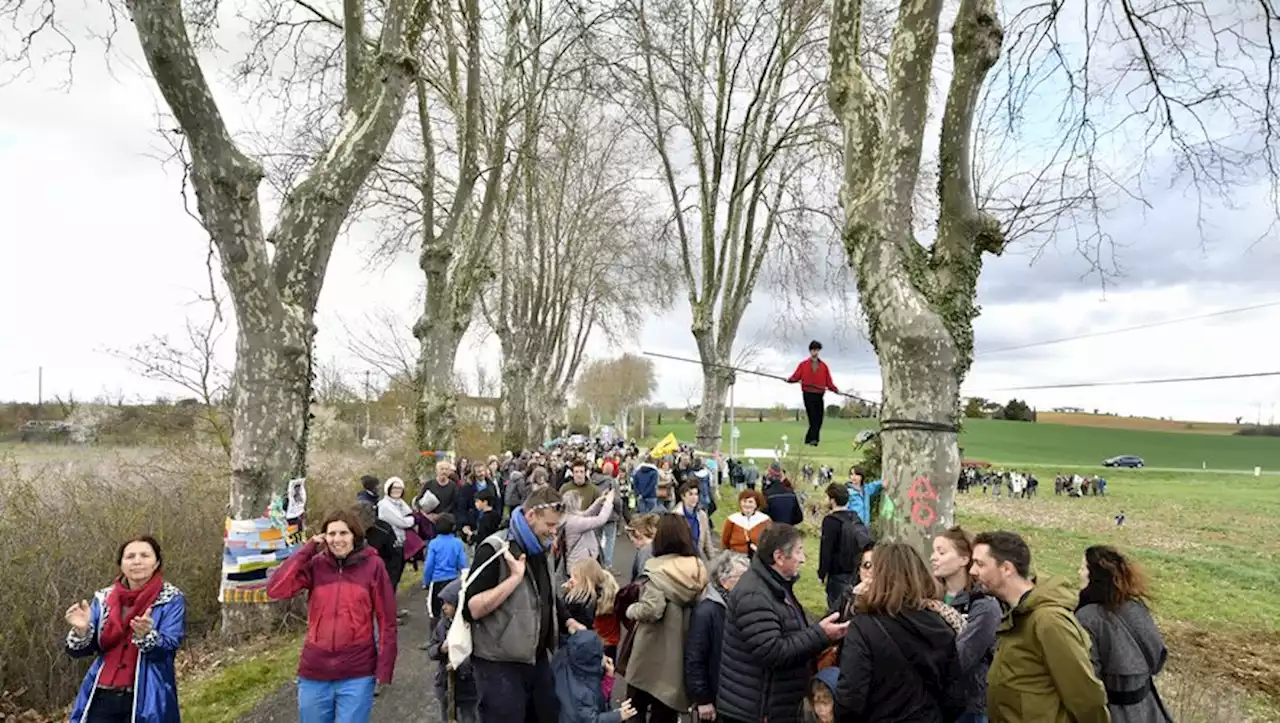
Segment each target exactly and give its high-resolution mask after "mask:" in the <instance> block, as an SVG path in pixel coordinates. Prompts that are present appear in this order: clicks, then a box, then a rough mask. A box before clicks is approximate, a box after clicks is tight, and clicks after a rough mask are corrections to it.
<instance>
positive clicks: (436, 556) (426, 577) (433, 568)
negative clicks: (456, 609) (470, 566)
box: [422, 512, 467, 628]
mask: <svg viewBox="0 0 1280 723" xmlns="http://www.w3.org/2000/svg"><path fill="white" fill-rule="evenodd" d="M453 527H454V522H453V515H450V514H449V513H447V512H446V513H444V514H442V515H440V516H439V517H437V518H436V536H435V537H434V538H432V540H431V543H430V544H428V545H427V559H426V562H425V563H424V564H423V565H422V588H423V589H424V590H426V591H427V615H428V616H429V617H430V618H431V627H432V628H434V627H435V623H436V621H437V620H438V619H439V618H440V616H441V611H442V608H441V601H440V592H441V591H442V590H444V587H445V585H448V584H449V583H451V582H453V581H454V580H457V579H458V576H459V575H461V574H462V570H463V568H465V567H466V566H467V551H466V548H465V547H464V546H463V544H462V540H460V539H458V537H457V535H455V534H453Z"/></svg>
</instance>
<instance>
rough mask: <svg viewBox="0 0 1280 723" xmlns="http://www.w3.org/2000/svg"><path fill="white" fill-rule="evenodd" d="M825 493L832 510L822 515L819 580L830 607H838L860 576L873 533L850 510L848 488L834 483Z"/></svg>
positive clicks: (856, 514) (830, 608)
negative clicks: (862, 560)
mask: <svg viewBox="0 0 1280 723" xmlns="http://www.w3.org/2000/svg"><path fill="white" fill-rule="evenodd" d="M826 494H827V499H829V500H831V505H832V509H831V512H829V513H828V514H827V516H826V517H823V518H822V542H821V543H820V547H819V548H818V579H819V580H821V581H822V583H823V584H824V585H825V586H826V588H827V609H828V610H835V609H836V601H838V600H839V599H840V595H841V594H842V593H843V592H844V591H845V589H847V588H848V587H849V586H850V585H852V584H853V583H854V580H856V579H857V575H858V562H859V558H861V557H862V551H863V550H864V549H866V548H867V546H869V545H870V544H871V534H870V533H869V532H867V526H866V525H865V524H864V523H863V521H862V519H861V518H860V517H858V513H856V512H854V511H853V510H851V509H849V489H848V488H847V487H845V486H844V485H843V484H834V483H832V484H829V485H827V492H826ZM846 526H849V527H846Z"/></svg>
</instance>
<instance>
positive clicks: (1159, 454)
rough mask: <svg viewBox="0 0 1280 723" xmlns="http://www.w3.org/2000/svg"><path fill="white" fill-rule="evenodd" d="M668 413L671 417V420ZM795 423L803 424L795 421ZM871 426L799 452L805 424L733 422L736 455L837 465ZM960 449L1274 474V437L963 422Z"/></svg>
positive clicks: (854, 427) (1042, 461)
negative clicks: (783, 455) (780, 451)
mask: <svg viewBox="0 0 1280 723" xmlns="http://www.w3.org/2000/svg"><path fill="white" fill-rule="evenodd" d="M672 414H674V413H672ZM802 419H803V417H802ZM873 424H874V421H873V420H870V419H856V420H849V419H829V420H827V422H826V424H824V425H823V428H822V437H823V438H822V444H821V445H820V446H819V447H818V448H817V449H816V450H811V449H809V448H806V447H804V445H803V442H804V434H805V429H806V427H807V425H806V424H805V422H803V421H800V422H781V421H765V422H757V421H754V420H753V421H739V422H738V427H739V430H740V431H741V433H742V436H741V437H740V438H739V439H738V447H739V449H742V448H746V447H768V448H772V447H775V446H779V445H781V442H780V441H779V440H780V438H781V436H782V435H784V434H785V435H787V437H788V441H789V442H790V444H791V451H792V455H793V456H796V455H802V454H810V455H813V456H817V457H827V458H832V459H838V460H842V462H841V463H840V465H837V466H842V465H843V464H844V463H845V462H844V461H847V460H851V459H852V454H853V446H852V445H853V438H854V436H856V435H857V433H858V432H859V431H861V430H863V429H870V428H872V426H873ZM668 432H675V434H676V437H677V438H678V439H680V440H681V441H689V442H692V441H693V438H694V433H693V424H691V423H688V422H683V421H681V422H678V423H664V424H661V425H657V424H655V425H653V427H652V429H651V436H652V437H653V438H654V439H657V438H660V437H661V436H662V435H665V434H667V433H668ZM722 434H724V439H725V440H726V443H725V444H724V445H723V446H724V448H726V449H727V448H728V444H727V440H728V439H729V427H728V425H725V428H724V431H723V432H722ZM960 446H961V447H963V448H964V455H965V457H966V458H968V459H983V460H988V461H991V462H998V463H1002V464H1015V465H1016V464H1022V465H1055V464H1056V465H1075V466H1081V467H1088V466H1094V467H1096V466H1098V465H1099V464H1100V463H1101V462H1102V460H1104V459H1106V458H1107V457H1114V456H1116V455H1121V454H1136V455H1138V456H1140V457H1142V458H1143V459H1144V460H1145V461H1146V463H1147V466H1148V467H1154V468H1165V469H1197V470H1198V469H1201V468H1202V466H1203V467H1204V468H1207V469H1209V470H1241V471H1244V470H1249V471H1252V470H1253V468H1254V467H1262V468H1263V469H1264V470H1270V471H1276V470H1280V437H1237V436H1232V435H1224V434H1195V433H1172V432H1154V431H1146V430H1138V429H1105V428H1101V427H1084V426H1073V425H1065V424H1035V423H1030V422H1004V421H996V420H990V419H969V420H965V423H964V427H963V430H962V432H961V434H960Z"/></svg>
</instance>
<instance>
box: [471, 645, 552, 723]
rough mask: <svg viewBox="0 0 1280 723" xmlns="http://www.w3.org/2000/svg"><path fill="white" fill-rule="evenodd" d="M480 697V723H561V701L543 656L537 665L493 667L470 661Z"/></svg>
mask: <svg viewBox="0 0 1280 723" xmlns="http://www.w3.org/2000/svg"><path fill="white" fill-rule="evenodd" d="M471 664H472V666H473V667H474V669H475V676H476V690H477V692H479V693H480V723H542V721H558V720H560V701H559V700H558V699H557V698H556V682H555V678H554V677H553V676H552V674H551V661H550V660H548V659H547V654H546V653H545V652H542V653H539V655H538V662H537V663H535V664H534V665H529V664H528V663H495V662H493V661H491V660H481V659H480V658H476V657H472V658H471Z"/></svg>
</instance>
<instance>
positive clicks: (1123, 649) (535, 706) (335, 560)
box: [66, 440, 1171, 723]
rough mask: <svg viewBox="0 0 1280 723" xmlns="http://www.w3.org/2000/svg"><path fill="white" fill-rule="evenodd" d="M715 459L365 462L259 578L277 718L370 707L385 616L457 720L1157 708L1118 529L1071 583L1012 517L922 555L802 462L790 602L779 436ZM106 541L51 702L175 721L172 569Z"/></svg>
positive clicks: (586, 452)
mask: <svg viewBox="0 0 1280 723" xmlns="http://www.w3.org/2000/svg"><path fill="white" fill-rule="evenodd" d="M720 462H721V461H720V460H719V459H718V458H711V459H706V458H700V457H699V456H698V455H696V454H694V453H693V452H692V450H690V449H687V448H681V449H678V450H676V451H675V452H674V453H673V454H671V455H664V456H662V457H660V458H657V459H654V458H651V457H649V456H648V455H647V454H645V453H642V452H641V451H640V450H639V449H637V448H636V447H635V445H631V444H625V443H618V444H608V445H606V444H602V443H601V442H599V440H591V441H590V442H589V443H588V444H586V445H582V446H578V447H576V448H575V447H566V446H561V447H557V448H554V449H550V450H529V451H524V452H522V453H518V454H508V455H506V456H505V457H504V458H501V459H499V458H497V457H491V458H489V459H488V460H486V462H485V463H484V464H476V465H471V464H469V463H468V461H467V460H459V461H458V463H457V464H454V463H452V462H449V461H445V460H441V461H439V462H437V463H436V464H435V466H434V470H433V471H432V474H430V475H427V476H424V478H423V479H421V480H419V485H418V488H417V490H416V491H415V492H414V494H409V490H408V489H407V485H406V484H405V482H404V481H403V480H402V479H400V478H397V477H392V478H389V479H387V480H385V481H380V480H378V479H376V478H373V477H365V478H364V479H362V480H361V483H360V487H359V491H358V493H357V499H356V504H355V505H354V507H353V508H352V509H349V510H341V511H337V512H333V513H331V514H330V515H328V516H327V517H325V518H324V520H323V522H322V523H321V525H320V527H319V529H318V532H317V534H315V535H314V536H313V537H312V538H310V539H309V540H308V541H307V542H306V544H304V545H303V546H302V547H301V548H299V549H298V550H296V551H295V552H294V553H293V554H292V555H290V556H289V557H288V558H287V559H286V560H285V562H284V563H283V564H282V565H280V567H278V568H277V569H276V570H275V571H274V572H273V573H272V574H271V577H270V579H269V582H268V594H269V595H270V596H271V597H272V598H273V599H287V598H290V597H293V596H294V595H297V594H299V593H301V592H302V591H304V590H305V591H307V593H308V626H307V634H306V638H305V641H304V643H303V649H302V656H301V659H300V661H299V665H298V710H299V718H300V720H301V721H302V723H363V722H364V721H367V720H369V716H370V713H371V710H372V708H373V705H374V701H375V699H376V697H377V695H378V694H379V692H380V690H381V688H382V686H385V685H387V684H390V683H391V682H392V680H393V676H394V672H395V668H396V665H397V658H398V655H399V653H398V649H399V644H400V643H408V642H412V643H413V644H414V645H415V647H416V648H421V652H418V653H417V654H418V655H421V656H423V658H422V659H421V660H422V664H433V665H436V666H437V675H436V677H435V690H434V695H435V700H434V701H432V702H431V705H438V706H439V708H440V711H441V714H442V716H443V719H444V720H446V721H461V722H464V723H469V722H471V721H480V722H483V723H516V722H520V721H539V722H543V723H555V722H560V723H617V722H619V721H625V720H636V721H652V722H654V723H662V722H666V721H677V720H681V719H682V718H684V719H687V720H696V721H723V722H726V723H734V722H737V721H743V722H749V723H760V722H761V721H769V722H770V723H787V722H789V721H796V722H799V721H805V722H806V723H807V722H809V721H816V722H820V723H833V722H834V721H851V722H852V721H858V722H863V721H866V722H879V721H884V722H886V723H888V722H890V721H895V722H907V723H909V722H916V721H918V722H920V723H935V722H942V721H962V722H964V723H974V722H985V721H988V720H990V721H999V722H1008V723H1041V722H1043V723H1049V722H1054V723H1057V722H1059V721H1061V722H1063V723H1067V722H1069V721H1076V722H1080V723H1095V722H1101V721H1108V720H1117V721H1135V722H1147V721H1152V722H1161V721H1168V720H1171V719H1170V718H1169V716H1168V713H1167V712H1166V711H1165V710H1164V707H1163V704H1162V702H1161V699H1160V697H1159V694H1158V693H1157V691H1156V688H1155V684H1154V681H1153V678H1154V676H1156V675H1157V674H1158V673H1159V672H1160V671H1161V669H1162V668H1163V665H1164V662H1165V657H1166V651H1165V647H1164V644H1163V641H1162V639H1161V637H1160V633H1159V631H1158V630H1157V628H1156V627H1155V624H1154V622H1153V621H1152V618H1151V614H1150V612H1149V610H1148V608H1147V605H1146V602H1147V599H1148V592H1147V586H1146V582H1145V579H1144V577H1143V575H1142V572H1141V570H1140V569H1139V567H1138V565H1137V564H1136V563H1135V562H1134V561H1133V560H1131V559H1130V558H1128V557H1126V556H1125V555H1124V554H1122V553H1121V552H1119V551H1118V550H1115V549H1114V548H1111V547H1107V546H1095V547H1090V548H1088V549H1087V550H1084V551H1082V561H1081V566H1080V581H1079V585H1076V584H1074V583H1073V582H1071V581H1068V580H1066V579H1062V578H1054V577H1045V576H1036V575H1035V574H1034V573H1033V568H1032V554H1031V550H1030V548H1029V547H1028V545H1027V544H1026V542H1025V541H1024V540H1023V539H1022V538H1021V537H1019V536H1018V535H1016V534H1014V533H1011V532H1002V531H992V532H982V533H978V534H976V535H975V534H971V533H970V532H968V531H966V530H963V529H961V528H959V527H955V528H952V529H949V530H945V531H943V532H941V533H940V534H938V536H937V537H935V538H934V539H933V541H932V554H931V555H930V556H929V559H927V560H926V559H925V557H924V556H922V555H921V553H920V552H919V551H918V550H917V549H916V548H915V547H913V546H910V545H906V544H902V543H897V542H886V541H877V540H875V539H874V537H873V536H872V534H871V531H870V525H869V521H870V510H871V509H872V501H873V499H874V497H875V496H876V495H877V494H879V493H880V492H881V491H882V490H883V485H882V483H881V482H880V481H878V480H875V481H867V480H864V475H863V473H862V470H861V469H859V468H857V467H854V468H851V469H850V470H849V476H848V479H847V480H845V481H838V482H837V481H832V478H833V477H834V475H833V474H831V473H825V471H824V473H823V474H819V475H816V479H815V478H814V476H806V478H807V479H810V480H811V481H812V483H813V484H819V485H821V484H822V483H823V482H825V483H826V486H825V487H823V488H821V489H820V492H818V493H817V495H815V496H816V497H818V501H817V502H815V503H814V504H813V505H812V506H810V507H809V509H810V510H814V509H818V510H820V512H821V520H820V521H819V525H818V527H819V529H820V535H819V541H818V551H817V553H818V564H817V566H816V567H817V570H816V574H817V576H818V578H819V580H820V581H821V582H822V583H823V584H824V586H825V589H826V598H827V599H826V609H825V610H806V609H805V607H804V606H803V605H802V604H801V602H800V600H799V599H798V597H797V596H796V592H795V584H796V581H797V580H798V579H799V577H800V575H801V573H802V569H804V568H805V565H806V562H807V557H806V549H805V546H806V545H805V543H806V541H805V538H804V537H803V536H802V535H801V532H800V529H799V528H798V525H800V524H801V522H802V521H803V519H804V517H805V512H806V504H805V501H804V500H803V499H802V498H801V494H800V493H798V492H797V490H796V489H795V487H794V486H793V485H792V483H791V481H790V479H789V478H788V476H787V475H786V473H785V471H784V470H783V468H782V465H781V464H780V463H778V462H775V463H773V464H770V465H769V467H768V469H767V470H766V472H765V473H764V475H763V478H762V479H761V478H759V477H756V478H752V477H751V476H750V475H748V474H747V470H748V469H754V465H742V464H740V463H738V461H737V460H729V461H728V462H727V463H725V464H721V463H720ZM722 483H723V486H722ZM757 486H758V487H759V489H757ZM729 490H733V492H730V491H729ZM734 493H736V511H734V512H732V513H731V514H729V515H727V516H726V517H724V520H723V522H722V523H721V524H720V525H719V529H718V530H717V529H715V527H714V526H713V522H712V520H713V515H714V513H715V511H716V507H717V503H718V502H719V501H723V500H724V497H726V496H728V495H732V494H734ZM619 528H621V530H622V531H623V533H624V534H626V535H627V536H628V538H629V539H630V542H631V544H632V546H633V547H634V549H635V555H634V561H633V562H632V564H631V565H630V566H629V567H628V569H625V570H618V569H615V568H614V563H615V559H614V551H615V543H616V537H617V534H618V531H619ZM117 563H118V565H119V569H120V576H119V577H118V578H117V580H116V581H115V582H114V583H113V585H112V586H111V587H108V588H106V589H104V590H102V591H99V592H98V593H97V594H96V595H95V596H94V597H93V600H92V601H91V602H90V601H84V602H81V603H77V604H76V605H73V606H72V607H71V608H70V609H68V610H67V612H66V620H67V622H68V624H69V625H70V627H71V630H70V632H69V633H68V636H67V640H66V646H67V650H68V652H69V653H70V654H71V655H73V656H96V659H95V662H94V665H93V666H92V667H91V668H90V670H89V674H88V676H86V678H85V681H84V686H83V689H82V691H81V694H80V697H79V699H78V700H77V703H76V706H75V708H74V709H73V713H72V717H71V720H72V722H73V723H97V722H99V721H101V722H106V721H131V722H132V721H146V722H147V723H152V722H157V723H161V722H162V723H168V722H169V721H178V720H179V714H178V709H177V697H176V689H177V688H176V686H177V683H176V680H175V678H174V671H173V656H174V653H175V651H176V650H177V648H178V647H179V646H180V645H181V643H182V639H183V634H184V622H183V598H182V594H181V592H180V591H178V590H177V588H175V587H173V586H172V585H171V584H169V583H167V582H165V581H164V580H163V578H162V576H161V567H162V557H161V552H160V545H159V543H158V542H157V541H156V540H154V539H152V538H149V537H140V538H137V539H134V540H130V541H128V542H126V543H125V544H124V545H122V546H121V548H120V551H119V554H118V559H117ZM406 567H413V568H415V569H420V571H421V573H420V574H421V580H420V582H421V587H422V588H423V590H424V596H425V598H426V600H427V603H426V606H425V608H426V609H425V611H424V613H423V614H426V615H427V616H429V617H430V620H431V625H430V630H431V631H432V632H431V635H430V638H429V639H427V640H415V641H400V640H398V637H399V630H398V626H399V619H400V618H403V617H404V616H405V615H409V614H414V613H411V612H410V611H408V610H404V609H397V605H396V590H397V587H398V583H399V581H400V579H401V577H402V576H403V573H404V570H405V569H406ZM415 579H416V578H415ZM400 662H401V664H404V663H405V661H403V660H402V661H400ZM411 664H413V663H411ZM615 689H616V690H615ZM424 693H426V691H424ZM426 694H427V696H430V693H426ZM427 699H428V698H427V697H424V701H426V700H427Z"/></svg>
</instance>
